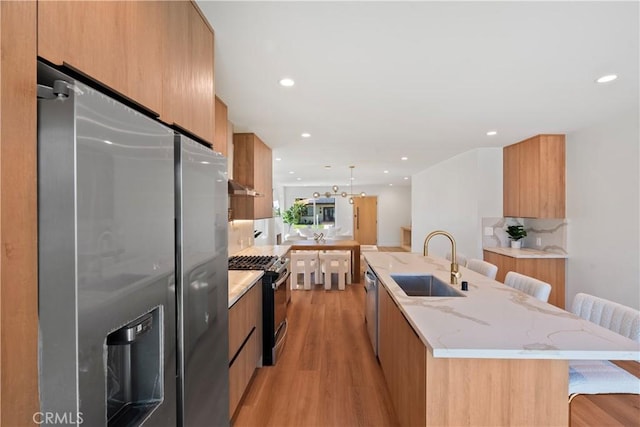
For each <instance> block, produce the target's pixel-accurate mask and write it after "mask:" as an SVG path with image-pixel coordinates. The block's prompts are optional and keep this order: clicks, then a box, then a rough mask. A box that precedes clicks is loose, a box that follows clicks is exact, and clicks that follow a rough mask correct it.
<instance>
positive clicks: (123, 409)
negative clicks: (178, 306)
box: [106, 308, 164, 427]
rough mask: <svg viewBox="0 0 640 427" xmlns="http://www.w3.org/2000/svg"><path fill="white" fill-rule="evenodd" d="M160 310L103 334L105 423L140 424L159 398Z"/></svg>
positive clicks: (117, 426) (116, 425) (114, 426)
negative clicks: (105, 399)
mask: <svg viewBox="0 0 640 427" xmlns="http://www.w3.org/2000/svg"><path fill="white" fill-rule="evenodd" d="M161 317H162V312H161V310H160V309H159V308H156V309H155V310H153V311H151V312H150V313H146V314H144V315H143V316H140V317H139V318H137V319H136V320H134V321H132V322H130V323H128V324H126V325H125V326H123V327H121V328H120V329H117V330H115V331H113V332H111V333H110V334H109V335H108V336H107V395H106V398H107V420H108V421H107V422H108V426H109V427H121V426H134V425H138V424H140V422H141V421H143V420H144V419H145V418H146V417H147V416H148V414H150V413H151V412H152V411H153V410H154V408H155V407H156V406H158V405H159V404H160V403H161V402H162V398H163V382H162V378H163V377H164V375H163V365H162V354H163V352H162V338H161V337H162V324H163V322H162V319H161Z"/></svg>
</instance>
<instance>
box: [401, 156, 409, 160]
mask: <svg viewBox="0 0 640 427" xmlns="http://www.w3.org/2000/svg"><path fill="white" fill-rule="evenodd" d="M400 160H409V158H408V157H407V156H402V157H400Z"/></svg>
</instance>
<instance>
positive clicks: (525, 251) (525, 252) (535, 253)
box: [482, 247, 569, 258]
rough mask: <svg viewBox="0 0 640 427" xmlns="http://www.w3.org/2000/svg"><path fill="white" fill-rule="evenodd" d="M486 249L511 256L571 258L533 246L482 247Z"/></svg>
mask: <svg viewBox="0 0 640 427" xmlns="http://www.w3.org/2000/svg"><path fill="white" fill-rule="evenodd" d="M482 249H483V250H485V251H489V252H494V253H497V254H500V255H505V256H508V257H511V258H569V255H567V254H558V253H554V252H546V251H540V250H537V249H531V248H522V249H513V248H497V247H487V248H482Z"/></svg>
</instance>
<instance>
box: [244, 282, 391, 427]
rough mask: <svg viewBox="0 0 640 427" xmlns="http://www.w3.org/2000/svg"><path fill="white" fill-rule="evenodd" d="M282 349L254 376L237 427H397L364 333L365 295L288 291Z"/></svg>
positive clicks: (353, 288)
mask: <svg viewBox="0 0 640 427" xmlns="http://www.w3.org/2000/svg"><path fill="white" fill-rule="evenodd" d="M288 320H289V332H288V337H287V343H286V347H285V349H284V351H283V353H282V357H281V358H280V360H279V361H278V363H277V365H276V366H269V367H264V368H260V369H258V370H257V372H256V374H255V376H254V379H253V382H252V383H251V385H250V386H249V389H248V390H247V392H246V395H245V398H244V401H243V402H242V403H241V405H240V409H239V410H238V411H237V412H236V416H235V418H234V420H233V425H234V426H295V427H300V426H360V425H363V426H365V425H366V426H396V425H398V422H397V420H396V416H395V414H394V411H393V407H392V403H391V399H390V397H389V392H388V390H387V387H386V384H385V382H384V378H383V375H382V371H381V369H380V365H379V364H378V362H377V360H376V358H375V356H374V355H373V352H372V351H371V344H370V342H369V337H368V335H367V331H366V329H365V325H364V289H363V288H362V285H358V284H353V285H347V287H346V290H345V291H338V290H337V284H336V283H334V284H333V290H331V291H324V290H323V289H322V285H318V286H316V287H315V288H314V290H312V291H301V290H300V291H293V292H292V296H291V304H290V305H289V311H288Z"/></svg>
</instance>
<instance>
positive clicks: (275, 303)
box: [229, 255, 291, 366]
mask: <svg viewBox="0 0 640 427" xmlns="http://www.w3.org/2000/svg"><path fill="white" fill-rule="evenodd" d="M229 270H260V271H264V276H262V328H263V329H262V342H263V344H262V364H263V365H265V366H269V365H275V364H276V360H277V358H278V355H279V354H280V351H282V349H283V347H284V343H285V339H286V336H287V328H288V323H287V300H288V298H287V294H288V292H287V291H288V289H289V286H290V284H289V277H290V275H291V273H290V271H289V259H287V258H284V257H277V256H268V255H261V256H233V257H231V258H229Z"/></svg>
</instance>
